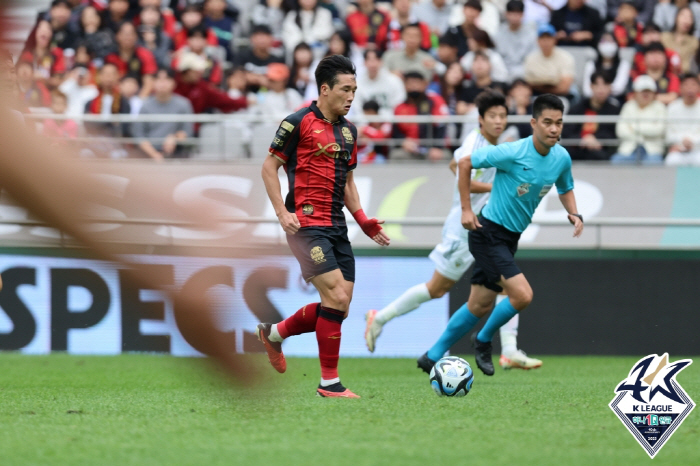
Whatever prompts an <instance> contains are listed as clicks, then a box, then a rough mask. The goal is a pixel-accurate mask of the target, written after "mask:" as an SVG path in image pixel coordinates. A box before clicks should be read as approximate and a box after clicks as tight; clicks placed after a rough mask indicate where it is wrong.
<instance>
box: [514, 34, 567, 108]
mask: <svg viewBox="0 0 700 466" xmlns="http://www.w3.org/2000/svg"><path fill="white" fill-rule="evenodd" d="M555 34H556V31H555V30H554V27H553V26H552V25H551V24H543V25H542V26H540V27H539V28H538V30H537V35H538V36H539V37H538V39H537V45H538V46H539V48H538V49H537V50H535V51H534V52H532V53H530V55H528V56H527V58H526V59H525V80H526V81H527V82H528V84H529V85H530V86H532V89H533V91H535V92H537V93H547V92H549V93H552V94H556V95H561V96H566V95H569V94H570V93H571V91H572V84H573V82H574V76H575V74H576V71H575V64H574V58H573V57H572V56H571V54H570V53H569V52H566V51H564V50H562V49H560V48H559V47H557V39H556V37H555Z"/></svg>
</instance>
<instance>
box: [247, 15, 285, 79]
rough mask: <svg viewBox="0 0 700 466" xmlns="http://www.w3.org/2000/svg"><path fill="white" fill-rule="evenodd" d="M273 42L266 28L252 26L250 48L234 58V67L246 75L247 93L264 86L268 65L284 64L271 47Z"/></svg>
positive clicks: (270, 33)
mask: <svg viewBox="0 0 700 466" xmlns="http://www.w3.org/2000/svg"><path fill="white" fill-rule="evenodd" d="M273 41H274V39H273V37H272V31H270V28H269V27H268V26H265V25H259V26H254V27H253V30H252V31H251V33H250V47H249V48H247V49H244V50H242V51H241V53H239V54H238V56H237V57H236V66H242V67H243V68H245V70H246V72H247V73H248V91H249V92H258V89H260V86H262V85H264V83H265V75H266V74H267V66H268V65H269V64H270V63H284V58H283V57H282V56H281V55H279V54H278V52H277V50H276V49H274V48H273V47H272V44H273Z"/></svg>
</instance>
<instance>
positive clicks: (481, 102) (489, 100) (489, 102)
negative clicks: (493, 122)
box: [474, 89, 508, 118]
mask: <svg viewBox="0 0 700 466" xmlns="http://www.w3.org/2000/svg"><path fill="white" fill-rule="evenodd" d="M474 104H476V108H477V109H479V115H481V118H483V117H484V115H486V112H488V111H489V109H490V108H493V107H503V108H505V109H506V112H507V111H508V106H507V105H506V96H504V95H503V94H501V93H500V92H498V91H494V90H491V89H486V90H485V91H483V92H480V93H479V95H477V96H476V99H474Z"/></svg>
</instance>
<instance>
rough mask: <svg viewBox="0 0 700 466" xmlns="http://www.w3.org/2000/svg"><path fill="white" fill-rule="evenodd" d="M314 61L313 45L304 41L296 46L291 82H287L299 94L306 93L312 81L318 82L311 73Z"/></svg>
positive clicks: (290, 74)
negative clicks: (310, 45)
mask: <svg viewBox="0 0 700 466" xmlns="http://www.w3.org/2000/svg"><path fill="white" fill-rule="evenodd" d="M313 62H314V55H313V52H312V51H311V47H309V46H308V45H307V44H306V43H304V42H301V43H300V44H298V45H297V46H296V47H295V48H294V53H293V55H292V68H291V70H290V72H289V83H287V86H288V87H290V88H292V89H296V90H297V91H298V92H299V94H301V95H305V94H306V88H307V87H308V86H310V85H311V83H312V82H316V79H315V77H314V76H313V75H312V73H311V65H312V64H313ZM358 90H359V89H358ZM355 98H357V97H355Z"/></svg>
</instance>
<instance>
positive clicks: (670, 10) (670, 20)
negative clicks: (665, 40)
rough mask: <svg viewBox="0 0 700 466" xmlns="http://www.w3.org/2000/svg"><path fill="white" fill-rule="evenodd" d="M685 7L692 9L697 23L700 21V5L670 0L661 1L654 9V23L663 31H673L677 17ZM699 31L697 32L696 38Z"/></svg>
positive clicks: (692, 2)
mask: <svg viewBox="0 0 700 466" xmlns="http://www.w3.org/2000/svg"><path fill="white" fill-rule="evenodd" d="M683 7H690V9H691V10H692V11H693V16H694V18H695V23H696V24H697V23H698V20H700V4H698V3H697V2H695V1H692V0H691V1H687V0H686V1H683V0H681V1H678V0H674V1H670V0H659V1H658V3H656V6H655V7H654V19H653V23H654V24H656V25H657V26H659V28H661V30H662V31H671V30H673V26H674V24H676V16H677V14H678V9H679V8H683ZM698 33H699V31H697V30H696V31H695V34H696V36H697V35H698Z"/></svg>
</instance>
